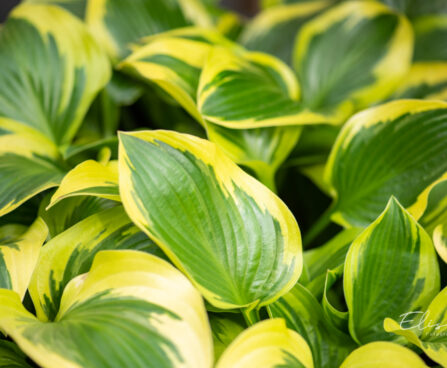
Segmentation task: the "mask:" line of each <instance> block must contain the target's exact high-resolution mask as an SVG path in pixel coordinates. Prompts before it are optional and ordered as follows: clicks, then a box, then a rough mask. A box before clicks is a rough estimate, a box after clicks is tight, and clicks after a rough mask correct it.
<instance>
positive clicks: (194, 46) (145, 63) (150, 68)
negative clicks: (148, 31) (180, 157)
mask: <svg viewBox="0 0 447 368" xmlns="http://www.w3.org/2000/svg"><path fill="white" fill-rule="evenodd" d="M213 45H223V46H226V47H237V46H236V45H234V44H233V43H231V42H230V41H228V40H226V39H225V38H223V37H222V36H220V35H219V34H218V33H216V32H215V31H211V30H206V29H201V28H194V27H189V28H183V29H179V30H174V31H170V32H165V33H162V34H160V35H157V36H153V37H148V38H146V39H145V44H144V46H142V47H141V48H138V49H137V50H136V51H134V52H133V53H132V54H131V55H130V56H129V57H128V58H126V59H125V60H124V61H123V62H121V63H120V64H119V66H118V67H119V68H120V69H122V70H123V71H124V72H127V73H130V74H132V75H135V76H137V77H138V78H141V79H143V80H144V81H148V82H152V83H154V84H156V85H157V86H159V87H160V88H162V89H163V90H164V91H165V92H167V93H168V94H169V95H170V96H171V97H173V98H174V99H175V100H176V101H177V102H178V103H179V104H180V105H181V106H182V107H183V108H184V109H185V110H186V111H188V113H189V114H191V116H193V117H194V118H195V119H196V120H197V121H198V122H200V123H201V124H204V122H203V119H202V117H201V115H200V113H199V111H198V110H197V104H196V95H197V88H198V85H199V77H200V73H201V69H202V68H203V65H204V64H205V60H206V58H207V57H208V54H209V52H210V51H211V49H212V48H213Z"/></svg>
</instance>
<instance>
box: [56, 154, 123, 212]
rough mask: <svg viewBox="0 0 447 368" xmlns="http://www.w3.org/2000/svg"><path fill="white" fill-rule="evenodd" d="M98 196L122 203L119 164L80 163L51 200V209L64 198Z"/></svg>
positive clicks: (111, 162)
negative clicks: (119, 185) (119, 186)
mask: <svg viewBox="0 0 447 368" xmlns="http://www.w3.org/2000/svg"><path fill="white" fill-rule="evenodd" d="M74 196H96V197H100V198H105V199H110V200H114V201H120V195H119V190H118V162H117V161H110V162H108V163H106V164H104V165H103V164H101V163H99V162H96V161H93V160H88V161H84V162H82V163H80V164H79V165H78V166H76V167H75V168H74V169H73V170H71V171H69V172H68V173H67V175H65V176H64V178H63V179H62V182H61V184H60V186H59V188H58V189H57V190H56V192H55V193H54V195H53V197H52V198H51V203H50V204H49V207H51V206H54V205H55V204H56V203H58V202H59V201H61V200H63V199H64V198H69V197H74Z"/></svg>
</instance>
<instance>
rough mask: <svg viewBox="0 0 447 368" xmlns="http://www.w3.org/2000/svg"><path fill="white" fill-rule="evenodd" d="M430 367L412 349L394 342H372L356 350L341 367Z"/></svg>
mask: <svg viewBox="0 0 447 368" xmlns="http://www.w3.org/2000/svg"><path fill="white" fill-rule="evenodd" d="M402 367H411V368H428V366H427V365H426V364H425V363H424V361H423V360H422V359H421V358H420V357H419V356H418V355H417V354H416V353H414V352H413V351H411V350H410V349H407V348H404V347H403V346H400V345H397V344H394V343H392V342H382V341H381V342H372V343H370V344H366V345H364V346H361V347H359V348H358V349H357V350H354V351H353V352H352V353H351V354H350V355H349V356H348V357H347V358H346V360H345V361H344V362H343V364H342V365H341V366H340V368H402Z"/></svg>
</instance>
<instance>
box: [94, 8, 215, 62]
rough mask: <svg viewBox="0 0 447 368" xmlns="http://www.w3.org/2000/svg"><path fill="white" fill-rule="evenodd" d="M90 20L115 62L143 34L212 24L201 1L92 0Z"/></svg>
mask: <svg viewBox="0 0 447 368" xmlns="http://www.w3.org/2000/svg"><path fill="white" fill-rule="evenodd" d="M86 20H87V24H88V26H89V27H90V29H91V30H92V33H93V34H94V35H95V37H96V38H97V39H98V41H100V43H101V44H102V45H104V47H105V48H106V50H107V52H108V54H109V56H110V57H112V59H114V60H115V61H118V60H120V59H122V58H124V57H125V56H127V55H128V54H129V53H130V51H131V49H132V46H133V44H136V43H137V42H138V41H139V40H140V39H141V38H142V37H146V36H151V35H154V34H157V33H162V32H165V31H169V30H171V29H174V28H182V27H186V26H189V25H198V26H201V27H211V26H212V19H211V17H210V16H209V15H208V14H207V12H206V8H205V7H204V5H203V4H202V3H201V2H200V1H199V0H133V1H132V2H131V3H123V2H122V1H121V0H100V1H92V0H90V1H89V2H88V5H87V14H86Z"/></svg>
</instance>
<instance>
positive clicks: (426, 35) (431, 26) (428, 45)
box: [413, 7, 447, 62]
mask: <svg viewBox="0 0 447 368" xmlns="http://www.w3.org/2000/svg"><path fill="white" fill-rule="evenodd" d="M446 9H447V7H446ZM413 26H414V32H415V44H414V55H413V60H414V61H425V62H427V61H447V14H431V15H425V16H421V17H418V18H416V19H414V20H413Z"/></svg>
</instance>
